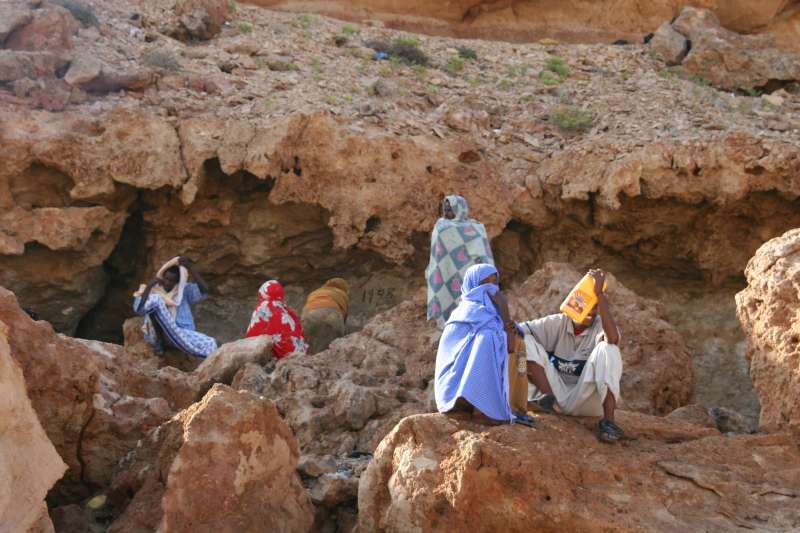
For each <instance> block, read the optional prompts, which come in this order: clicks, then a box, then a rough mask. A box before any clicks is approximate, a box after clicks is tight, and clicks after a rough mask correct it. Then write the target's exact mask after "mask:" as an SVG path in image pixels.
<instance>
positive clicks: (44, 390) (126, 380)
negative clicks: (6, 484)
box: [0, 288, 196, 504]
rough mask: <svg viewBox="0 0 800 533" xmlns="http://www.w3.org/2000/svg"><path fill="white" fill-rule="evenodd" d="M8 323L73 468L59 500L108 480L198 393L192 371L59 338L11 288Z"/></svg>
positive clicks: (4, 297) (1, 305) (35, 397)
mask: <svg viewBox="0 0 800 533" xmlns="http://www.w3.org/2000/svg"><path fill="white" fill-rule="evenodd" d="M0 320H2V321H3V322H5V323H6V324H7V325H8V326H9V334H8V340H9V344H10V346H11V350H12V354H13V356H14V357H15V358H16V360H17V362H18V363H19V365H20V366H21V367H22V371H23V373H24V375H25V386H26V389H27V392H28V396H29V397H30V399H31V403H32V404H33V408H34V409H35V411H36V413H37V414H38V416H39V420H40V421H41V423H42V426H43V427H44V430H45V432H46V433H47V436H48V437H49V438H50V440H51V441H52V443H53V445H54V446H55V448H56V450H57V451H58V454H59V455H60V456H61V458H62V459H63V460H64V462H66V464H67V465H68V466H69V471H68V472H67V474H66V475H65V476H64V478H63V479H62V480H61V481H60V482H59V484H58V485H57V486H56V488H55V489H54V491H53V492H52V493H51V496H52V497H53V498H54V501H55V502H56V503H59V504H60V503H73V502H74V501H76V500H79V499H82V498H84V497H85V496H87V495H88V493H87V484H91V485H93V486H101V487H102V486H105V485H107V484H108V483H109V482H110V480H111V475H112V473H113V471H114V468H115V467H116V464H117V463H118V462H119V460H120V459H121V458H122V457H123V456H124V455H125V454H127V453H128V452H129V451H130V449H132V448H134V447H135V446H136V444H137V442H138V441H139V440H140V439H141V438H142V437H143V436H144V435H145V434H146V433H147V431H148V430H149V429H150V428H153V427H157V426H158V425H159V424H161V423H162V422H163V421H164V420H167V419H169V418H170V417H171V416H172V414H173V413H174V412H175V411H176V410H178V409H181V408H183V407H185V406H186V405H188V404H189V403H190V402H192V401H194V398H195V397H196V392H195V391H196V389H195V388H194V381H193V380H191V379H190V377H189V376H188V375H187V374H184V373H180V372H179V371H175V370H174V369H173V371H174V372H170V371H165V370H166V369H158V367H157V364H156V361H154V360H147V359H139V358H136V357H131V356H130V354H128V353H127V352H126V351H125V350H124V349H123V348H122V347H121V346H117V345H113V344H105V343H102V342H97V341H81V340H77V339H72V338H69V337H65V336H61V335H58V334H56V333H55V332H54V331H53V329H52V327H51V326H50V324H48V323H47V322H44V321H33V320H32V319H31V318H30V317H29V316H28V315H27V314H26V313H25V312H24V311H23V310H22V309H20V307H19V306H18V304H17V301H16V298H15V297H14V295H13V294H12V293H10V292H9V291H7V290H5V289H3V288H0ZM153 359H154V358H153Z"/></svg>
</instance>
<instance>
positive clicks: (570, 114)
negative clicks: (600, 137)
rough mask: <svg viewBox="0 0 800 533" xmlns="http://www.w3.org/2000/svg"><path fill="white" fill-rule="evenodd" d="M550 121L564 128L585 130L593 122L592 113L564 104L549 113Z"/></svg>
mask: <svg viewBox="0 0 800 533" xmlns="http://www.w3.org/2000/svg"><path fill="white" fill-rule="evenodd" d="M550 121H551V122H552V123H553V124H556V125H557V126H558V127H560V128H563V129H565V130H585V129H588V128H589V127H591V125H592V124H593V123H594V115H593V114H592V112H591V111H587V110H585V109H579V108H577V107H572V106H564V107H559V108H558V109H556V110H554V111H553V112H551V113H550Z"/></svg>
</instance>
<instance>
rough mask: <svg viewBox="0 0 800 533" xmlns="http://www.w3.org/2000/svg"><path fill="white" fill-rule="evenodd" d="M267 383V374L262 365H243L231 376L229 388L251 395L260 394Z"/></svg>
mask: <svg viewBox="0 0 800 533" xmlns="http://www.w3.org/2000/svg"><path fill="white" fill-rule="evenodd" d="M268 381H269V374H267V372H266V371H265V370H264V367H263V366H262V365H258V364H255V363H245V365H244V366H243V367H242V368H240V369H239V370H238V371H237V372H236V375H235V376H233V381H231V387H232V388H234V389H236V390H246V391H249V392H252V393H253V394H262V393H263V392H264V387H266V385H267V382H268Z"/></svg>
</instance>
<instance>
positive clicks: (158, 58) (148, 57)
mask: <svg viewBox="0 0 800 533" xmlns="http://www.w3.org/2000/svg"><path fill="white" fill-rule="evenodd" d="M142 62H144V64H146V65H149V66H151V67H154V68H158V69H161V70H169V71H177V70H180V69H181V64H180V63H178V60H177V59H175V56H173V55H172V54H171V53H169V52H166V51H164V50H149V51H147V52H145V53H144V54H143V55H142Z"/></svg>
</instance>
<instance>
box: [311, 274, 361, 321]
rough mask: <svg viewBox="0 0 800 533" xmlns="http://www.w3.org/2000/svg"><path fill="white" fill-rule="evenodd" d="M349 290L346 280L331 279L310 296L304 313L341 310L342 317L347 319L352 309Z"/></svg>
mask: <svg viewBox="0 0 800 533" xmlns="http://www.w3.org/2000/svg"><path fill="white" fill-rule="evenodd" d="M349 290H350V289H349V287H348V285H347V282H346V281H345V280H344V279H342V278H331V279H329V280H328V281H326V282H325V285H323V286H322V287H320V288H319V289H317V290H315V291H312V292H311V294H309V295H308V299H307V300H306V305H305V306H304V307H303V311H311V310H313V309H328V308H333V309H339V311H341V313H342V317H343V318H345V319H347V312H348V311H349V308H350V296H349V295H348V292H349Z"/></svg>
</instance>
